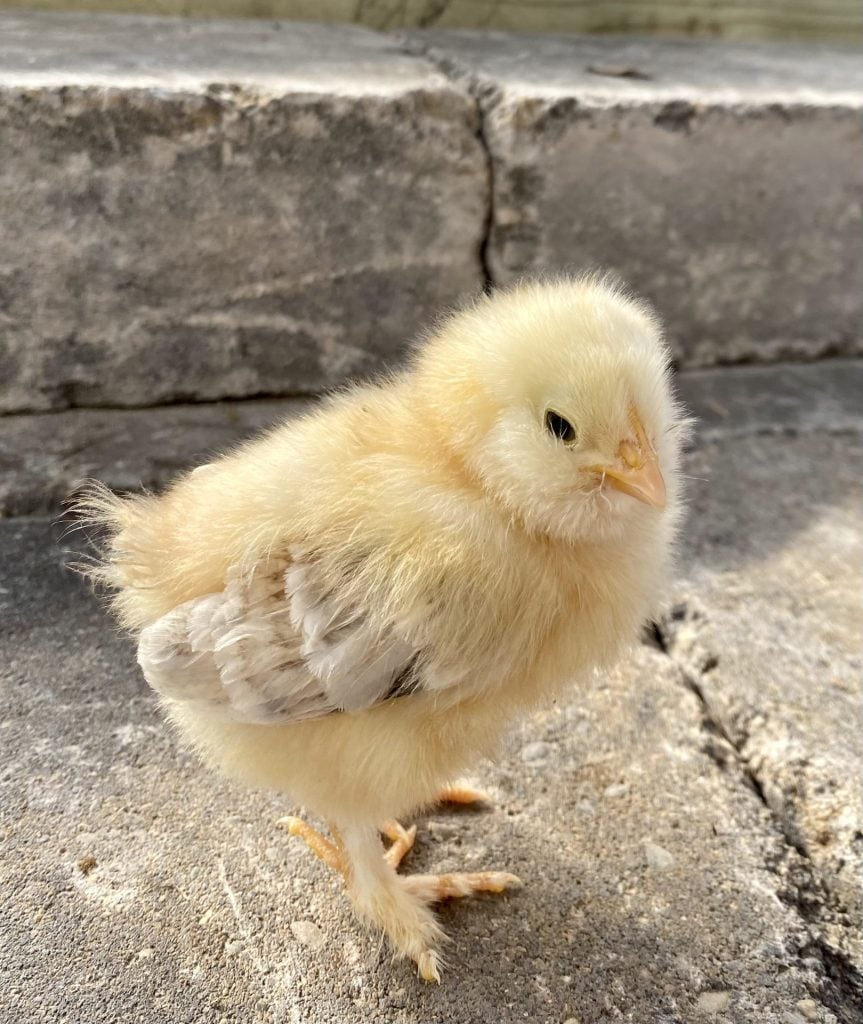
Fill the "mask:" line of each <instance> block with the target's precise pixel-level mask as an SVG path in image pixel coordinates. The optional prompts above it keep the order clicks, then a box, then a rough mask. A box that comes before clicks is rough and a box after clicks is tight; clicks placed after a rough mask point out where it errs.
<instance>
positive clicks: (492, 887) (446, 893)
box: [405, 871, 524, 903]
mask: <svg viewBox="0 0 863 1024" xmlns="http://www.w3.org/2000/svg"><path fill="white" fill-rule="evenodd" d="M523 884H524V883H523V882H522V880H521V879H520V878H519V877H518V875H511V874H510V873H509V872H508V871H460V872H456V873H454V874H449V875H408V876H407V877H406V878H405V885H406V887H407V888H408V890H409V891H410V892H412V893H414V895H416V896H419V897H420V899H422V900H425V902H426V903H440V902H441V901H442V900H452V899H461V898H462V897H464V896H473V895H474V894H475V893H478V892H505V891H506V890H507V889H520V888H521V886H522V885H523Z"/></svg>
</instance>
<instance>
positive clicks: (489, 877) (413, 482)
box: [85, 278, 681, 981]
mask: <svg viewBox="0 0 863 1024" xmlns="http://www.w3.org/2000/svg"><path fill="white" fill-rule="evenodd" d="M680 423H681V415H680V410H679V408H678V406H677V404H676V402H675V399H674V397H673V395H672V392H671V388H670V384H669V372H668V353H667V350H666V348H665V347H664V345H663V342H662V340H661V337H660V331H659V328H658V325H657V322H656V320H655V319H654V317H653V315H652V314H651V313H650V312H649V311H648V310H647V308H646V307H645V306H644V305H643V304H641V303H640V302H638V301H636V300H634V299H632V298H629V297H627V296H626V295H624V294H623V293H622V292H621V291H620V290H619V289H618V288H616V287H615V286H613V285H611V284H609V283H607V282H606V281H603V280H601V279H598V278H583V279H580V280H561V281H555V282H549V283H531V284H523V285H521V286H519V287H516V288H513V289H512V290H510V291H506V292H501V293H497V294H495V295H493V296H491V297H484V298H482V299H480V300H478V301H477V302H476V303H475V304H474V305H473V306H472V307H471V308H469V309H467V310H465V311H462V312H459V313H457V314H455V315H453V316H452V317H451V318H449V319H448V320H446V321H445V322H443V323H442V325H441V326H440V327H439V329H438V330H437V331H436V333H434V334H433V335H432V336H430V337H429V338H428V339H427V340H426V341H425V342H424V343H423V344H422V345H421V346H420V347H419V348H418V350H417V351H416V352H415V353H414V356H413V358H412V360H411V361H410V364H409V366H408V367H407V369H405V370H404V371H403V372H401V373H398V374H395V375H392V376H390V377H388V378H386V379H384V380H381V381H379V382H376V383H372V384H367V385H364V386H358V387H354V388H351V389H349V390H346V391H344V392H342V393H340V394H337V395H335V396H333V397H331V398H330V399H329V400H327V401H326V402H325V403H323V404H322V405H321V406H320V407H319V408H318V409H317V410H316V411H313V412H312V413H310V414H308V415H306V416H305V417H304V418H301V419H299V420H293V421H291V422H288V423H285V424H284V425H282V426H279V427H277V428H276V429H274V430H272V431H271V432H270V433H269V434H267V435H265V436H263V437H261V438H260V439H258V440H255V441H253V442H251V443H249V444H246V445H245V446H243V447H241V448H240V449H239V450H237V451H234V452H232V453H230V454H228V455H225V456H223V457H222V458H219V459H217V460H216V461H215V462H212V463H210V464H209V465H207V466H206V467H202V468H199V469H198V470H195V471H193V472H192V473H190V474H188V475H186V476H184V477H183V478H181V479H180V480H179V481H178V482H177V483H175V484H174V485H173V486H172V487H171V488H170V489H169V490H168V491H167V492H166V493H165V494H163V495H162V496H160V497H154V496H143V497H127V498H117V497H115V496H113V495H111V494H110V492H108V491H106V490H105V489H100V488H98V486H97V487H96V488H94V489H93V490H92V491H91V493H90V495H89V498H88V499H87V500H86V501H85V505H86V506H87V508H88V510H89V514H90V515H91V517H93V518H95V519H97V520H99V521H101V522H102V523H103V524H105V525H107V527H108V529H109V533H110V538H111V539H110V541H109V545H108V550H107V554H106V559H105V561H104V563H103V564H102V566H101V568H100V569H98V570H97V574H98V575H99V576H100V577H101V579H102V580H103V581H104V582H106V583H107V584H109V585H110V586H111V587H113V588H115V598H114V603H115V608H116V610H117V612H118V614H119V617H120V619H121V621H122V622H123V624H124V625H125V626H126V627H128V628H129V629H130V630H131V631H132V632H133V633H134V634H136V636H137V638H138V660H139V663H140V665H141V668H142V670H143V672H144V675H145V677H146V678H147V680H148V682H149V683H150V685H151V686H152V687H153V688H154V689H155V690H157V691H158V693H159V694H160V695H161V698H162V704H163V706H164V709H165V711H166V713H167V715H168V717H169V718H170V719H171V721H172V722H173V723H174V724H175V725H176V727H177V728H178V730H179V732H180V733H181V734H182V736H183V737H185V739H186V740H187V741H188V742H189V743H190V744H191V745H192V746H193V747H194V748H195V749H196V750H197V751H198V752H199V754H200V755H201V757H202V758H203V759H204V760H205V761H206V762H207V763H209V764H211V765H214V766H217V767H218V768H220V769H221V770H222V771H224V772H225V773H227V774H228V775H229V776H232V777H234V778H237V779H241V780H242V781H243V782H245V783H247V784H249V785H252V786H265V787H272V788H275V789H277V790H281V791H283V792H285V793H287V794H289V795H290V796H291V798H292V799H293V800H295V801H296V802H298V803H300V804H303V805H304V806H305V807H306V808H308V809H309V810H310V811H311V812H313V813H314V814H315V815H316V816H318V817H319V818H320V819H321V820H323V821H325V822H327V823H328V826H329V831H330V834H331V838H329V839H328V838H326V837H325V836H324V835H322V834H321V833H320V832H318V831H316V830H315V829H313V828H312V827H311V826H310V825H308V824H307V823H305V822H304V821H301V820H300V819H297V818H292V819H289V821H288V824H289V827H290V831H291V832H293V833H294V834H297V835H300V836H302V837H304V838H305V839H306V841H307V842H308V844H309V846H310V847H311V848H312V850H314V852H315V853H317V854H318V855H319V856H321V857H322V858H323V859H324V860H325V861H326V862H327V863H328V864H330V865H331V866H332V867H333V868H334V869H335V870H336V871H338V872H340V873H341V874H342V876H343V877H344V881H345V885H346V888H347V891H348V893H349V895H350V898H351V900H352V901H353V905H354V907H355V909H356V912H357V913H358V915H359V916H360V917H361V918H362V919H363V920H364V921H366V922H368V923H371V924H372V925H375V926H377V927H379V928H380V929H382V930H383V931H384V932H385V933H386V935H387V936H388V937H389V939H390V940H391V943H392V945H393V947H394V950H395V951H396V952H397V953H398V954H402V955H405V956H407V957H410V958H411V959H412V960H414V961H415V963H416V964H417V967H418V970H419V973H420V975H421V976H422V977H423V978H425V979H427V980H435V981H439V980H440V966H441V946H442V943H443V940H444V934H443V932H442V929H441V927H440V925H439V923H438V921H437V919H436V918H435V916H434V913H433V911H432V909H431V905H432V904H434V903H435V902H436V901H439V900H442V899H445V898H449V897H458V896H466V895H469V894H471V893H475V892H481V891H482V892H484V891H493V892H498V891H501V890H504V889H506V888H509V887H511V886H514V885H517V884H519V880H518V879H517V878H516V877H515V876H514V875H511V874H508V873H506V872H504V871H488V872H480V873H465V874H449V875H414V876H411V875H400V874H398V873H397V872H396V868H397V866H398V863H399V861H400V860H401V858H402V857H403V856H404V854H405V853H406V852H407V850H408V849H409V848H410V845H411V843H412V841H413V835H414V831H415V830H407V829H404V828H402V826H401V825H400V824H399V820H403V819H404V818H405V816H407V815H410V814H412V813H414V812H416V811H417V810H418V809H419V808H421V807H423V806H425V805H429V804H431V803H432V802H434V801H435V800H436V799H437V798H438V797H440V795H441V794H443V795H444V796H446V797H449V798H455V799H462V800H470V799H473V797H474V796H475V794H473V793H472V792H470V791H469V790H464V789H458V788H453V786H452V783H453V780H455V779H456V778H457V777H458V776H459V775H460V774H461V773H462V772H463V771H464V770H466V769H467V768H469V767H470V766H471V765H473V764H474V763H475V762H476V761H477V760H478V759H479V758H481V757H483V756H488V755H493V754H494V753H495V751H496V749H497V748H498V744H499V741H500V738H501V736H502V733H503V732H504V730H505V728H506V726H507V724H508V723H510V722H511V721H512V720H513V719H514V718H516V717H517V716H519V715H523V714H525V713H526V712H528V711H529V710H530V709H531V708H532V707H534V706H535V705H537V704H538V703H539V702H543V701H548V700H550V699H552V698H554V697H555V696H556V695H557V694H559V693H560V692H561V691H562V690H563V689H564V688H565V687H573V686H575V687H578V686H589V685H590V679H591V673H592V672H593V670H595V669H596V668H597V667H601V666H604V665H608V664H609V663H610V662H612V661H613V660H614V659H615V658H617V657H618V655H619V653H620V651H621V648H622V647H623V645H625V644H626V643H628V642H630V641H632V639H633V638H634V637H635V636H636V634H637V632H638V630H639V627H640V625H641V623H642V622H643V620H644V619H645V616H646V615H647V614H648V613H649V610H650V609H651V606H652V605H653V603H654V601H655V599H656V597H657V594H658V591H659V589H660V587H661V586H662V583H663V579H664V577H665V576H666V573H667V570H668V567H669V555H670V549H671V545H672V540H673V537H674V533H675V529H676V526H677V523H678V520H679V515H680V507H681V506H680V493H679V475H678V456H679V447H680V436H681V433H680V431H678V430H676V429H675V428H676V426H677V425H678V424H680ZM448 786H449V788H447V787H448ZM381 833H383V834H384V835H386V836H388V837H389V838H390V839H392V840H393V845H392V846H391V847H390V849H389V850H388V851H387V854H386V855H385V856H384V855H383V848H382V844H381V838H380V834H381Z"/></svg>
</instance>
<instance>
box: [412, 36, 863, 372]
mask: <svg viewBox="0 0 863 1024" xmlns="http://www.w3.org/2000/svg"><path fill="white" fill-rule="evenodd" d="M406 38H407V40H408V41H409V43H410V45H411V46H412V47H413V49H414V51H415V52H417V53H419V54H423V55H425V56H427V57H430V58H431V59H433V60H435V62H436V63H437V64H438V66H439V67H440V68H441V69H443V70H445V71H446V72H447V73H448V74H449V75H451V76H452V77H453V78H454V79H455V80H456V81H461V82H464V84H465V87H466V88H470V89H471V91H472V92H473V93H474V94H475V95H476V96H477V97H478V99H479V102H480V104H481V107H482V111H483V134H484V138H485V144H486V147H487V148H488V150H489V153H490V157H491V160H492V168H493V175H492V177H493V183H494V192H493V204H492V219H491V231H490V237H489V240H488V243H487V246H486V253H487V266H488V271H489V274H490V276H491V278H492V279H493V280H494V281H495V282H496V283H500V284H505V283H507V282H509V281H512V280H514V279H516V278H518V277H520V276H522V275H524V274H531V273H536V272H542V271H544V270H546V269H548V268H560V267H567V268H570V267H575V268H580V267H592V266H599V267H604V268H608V269H611V270H613V271H616V272H619V273H620V274H621V276H622V277H623V278H624V280H625V281H626V282H627V283H628V284H629V285H631V286H632V287H633V288H634V289H635V290H636V291H638V292H641V293H643V294H644V295H646V296H647V297H648V298H650V299H651V300H652V301H653V302H654V303H655V305H656V306H657V308H658V309H659V310H660V312H661V314H662V317H663V319H664V320H665V322H666V323H667V325H668V333H669V338H670V341H671V343H672V346H673V348H674V350H675V353H676V355H677V357H678V359H679V361H680V363H681V364H682V365H686V366H697V365H709V364H711V363H717V362H737V361H742V360H747V361H748V360H759V361H774V360H777V359H780V358H800V357H805V358H812V357H816V356H819V355H825V354H834V355H835V354H837V353H841V354H852V353H857V352H860V351H863V332H861V329H860V323H861V320H863V293H861V290H860V288H859V281H860V279H861V277H863V247H861V246H860V244H859V238H860V231H861V219H863V175H861V171H860V159H859V154H860V144H861V128H860V118H861V109H863V69H861V65H860V62H859V60H858V56H857V54H856V52H855V51H853V50H851V49H845V50H843V49H840V48H830V47H800V46H769V45H761V46H756V45H737V46H728V45H724V44H712V43H704V42H690V41H683V40H677V41H667V42H655V41H645V40H642V41H638V40H625V39H624V40H619V39H609V38H599V37H597V38H592V37H586V38H579V37H574V36H573V37H566V36H564V37H547V38H523V37H514V36H508V35H505V34H503V33H488V34H483V33H470V32H446V31H428V32H413V33H409V34H407V36H406ZM591 69H593V72H604V73H600V74H598V73H592V72H591ZM620 72H623V73H624V77H621V76H620V74H619V73H620ZM632 74H634V75H643V76H645V77H644V78H641V79H639V78H631V77H625V75H632Z"/></svg>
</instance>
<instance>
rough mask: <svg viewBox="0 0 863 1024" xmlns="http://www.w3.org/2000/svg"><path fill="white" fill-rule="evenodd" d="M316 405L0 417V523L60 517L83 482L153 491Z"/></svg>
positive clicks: (294, 401)
mask: <svg viewBox="0 0 863 1024" xmlns="http://www.w3.org/2000/svg"><path fill="white" fill-rule="evenodd" d="M313 402H314V399H305V398H283V399H269V400H262V401H245V402H212V403H210V402H202V403H198V404H194V405H165V406H157V407H155V408H152V409H74V410H68V411H64V412H54V413H21V414H18V415H9V416H3V417H0V516H26V515H39V514H42V515H45V514H48V515H50V514H52V513H57V512H59V511H60V510H61V508H62V505H63V502H64V500H65V499H66V498H67V497H68V496H69V494H70V492H72V491H74V489H75V488H76V487H77V486H79V485H80V484H81V483H82V481H84V480H87V479H91V478H95V479H98V480H103V481H104V482H105V483H107V484H108V485H109V486H110V487H112V488H114V490H118V491H134V490H139V489H141V488H144V489H147V490H155V489H157V488H159V487H161V486H163V485H164V484H165V483H167V481H168V480H170V479H171V478H172V477H174V476H176V475H177V473H179V472H180V471H181V470H183V469H188V468H190V467H192V466H196V465H200V464H201V463H202V462H205V461H206V460H207V459H208V458H211V457H212V456H213V455H214V454H216V453H218V452H221V451H224V450H225V449H226V448H229V447H230V446H231V445H233V444H235V443H236V442H238V441H240V440H244V439H246V438H248V437H249V435H251V434H253V433H255V432H256V431H258V430H262V429H264V428H266V427H268V426H271V425H272V424H274V423H276V422H277V421H278V420H280V419H283V418H284V417H286V416H290V415H296V414H297V413H299V412H301V411H302V410H303V409H306V408H309V407H310V406H311V405H312V404H313Z"/></svg>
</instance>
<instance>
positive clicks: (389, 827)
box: [381, 821, 417, 869]
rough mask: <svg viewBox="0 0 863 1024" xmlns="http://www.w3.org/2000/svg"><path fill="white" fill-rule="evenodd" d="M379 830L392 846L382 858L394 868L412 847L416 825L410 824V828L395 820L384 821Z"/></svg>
mask: <svg viewBox="0 0 863 1024" xmlns="http://www.w3.org/2000/svg"><path fill="white" fill-rule="evenodd" d="M381 832H382V833H383V834H384V835H385V836H386V837H387V839H389V840H391V842H392V846H391V847H390V848H389V849H388V850H387V852H386V853H385V854H384V860H385V861H386V862H387V864H389V866H390V867H391V868H393V869H395V868H397V867H398V866H399V864H401V862H402V861H403V860H404V857H405V854H406V853H408V852H409V851H410V850H411V849H412V847H413V845H414V840H415V839H416V837H417V827H416V825H411V827H410V828H403V827H402V826H401V825H400V824H399V823H398V822H397V821H385V822H384V823H383V825H381Z"/></svg>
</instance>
